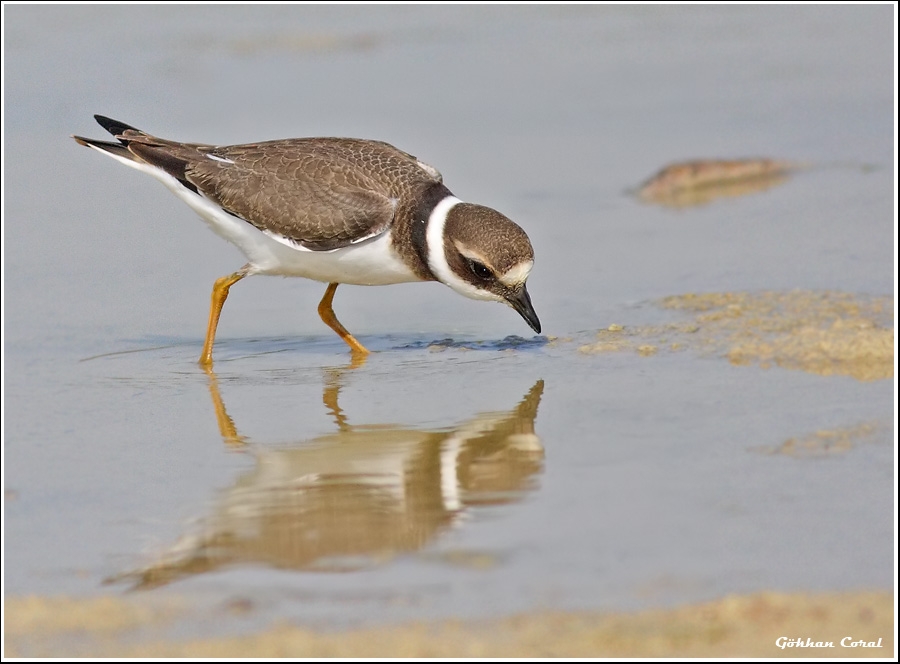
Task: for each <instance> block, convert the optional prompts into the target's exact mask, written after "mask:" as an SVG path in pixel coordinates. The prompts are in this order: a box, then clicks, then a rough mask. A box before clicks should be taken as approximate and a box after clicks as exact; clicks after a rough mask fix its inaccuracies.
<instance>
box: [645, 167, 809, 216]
mask: <svg viewBox="0 0 900 664" xmlns="http://www.w3.org/2000/svg"><path fill="white" fill-rule="evenodd" d="M799 168H800V164H797V163H794V162H790V161H782V160H778V159H766V158H752V159H695V160H691V161H682V162H677V163H673V164H670V165H668V166H666V167H665V168H663V169H662V170H660V171H659V172H658V173H656V175H654V176H653V177H651V178H650V179H648V180H646V181H645V182H644V183H643V184H641V185H640V186H639V187H638V189H637V190H636V192H635V193H636V194H637V197H638V198H640V199H641V200H643V201H645V202H648V203H656V204H658V205H665V206H670V207H688V206H693V205H703V204H705V203H709V202H711V201H712V200H714V199H716V198H726V197H734V196H744V195H747V194H753V193H757V192H760V191H765V190H766V189H770V188H771V187H775V186H777V185H779V184H782V183H783V182H784V181H785V180H786V179H787V176H788V175H789V174H790V173H792V172H793V171H796V170H798V169H799Z"/></svg>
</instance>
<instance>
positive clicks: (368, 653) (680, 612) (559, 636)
mask: <svg viewBox="0 0 900 664" xmlns="http://www.w3.org/2000/svg"><path fill="white" fill-rule="evenodd" d="M186 606H187V604H185V605H184V606H179V605H176V604H172V603H170V604H167V605H165V606H163V605H160V604H158V603H155V604H154V603H151V602H148V600H147V599H145V598H140V597H135V596H132V597H128V598H120V597H113V596H106V597H100V598H92V599H84V600H78V599H69V598H53V597H14V598H8V599H6V600H5V611H4V614H5V615H4V619H5V625H4V629H5V647H4V657H71V656H80V657H86V656H90V657H416V658H421V657H794V658H796V657H815V658H832V657H851V658H853V657H856V658H859V657H865V658H871V657H876V658H881V657H884V658H892V657H895V651H894V598H893V595H892V594H891V593H889V592H852V593H831V594H814V595H806V594H784V593H775V592H764V593H758V594H753V595H743V596H728V597H725V598H723V599H720V600H717V601H713V602H708V603H704V604H697V605H689V606H683V607H679V608H676V609H670V610H649V611H643V612H639V613H633V614H616V613H605V614H604V613H526V614H521V615H517V616H513V617H509V618H504V619H497V620H492V621H481V622H478V623H474V622H465V621H445V622H437V623H412V624H407V625H401V626H391V627H385V628H381V629H364V630H355V631H346V632H336V633H322V632H315V631H312V630H310V629H307V628H304V627H302V626H297V625H287V624H283V625H274V626H271V627H269V628H266V629H264V630H262V631H260V632H258V633H255V634H251V635H247V636H241V637H226V638H215V639H192V640H172V639H171V638H168V637H160V633H161V632H163V631H168V630H167V628H171V627H172V626H177V625H178V624H179V623H182V624H185V623H186V624H188V625H189V624H190V623H191V622H192V621H194V620H197V619H198V618H199V617H200V616H197V615H192V611H191V609H189V608H186ZM781 637H787V638H786V639H782V643H786V642H788V641H790V642H792V643H796V642H797V641H798V640H801V641H802V642H803V643H807V642H808V641H809V642H812V643H815V642H820V643H828V642H831V643H832V644H833V645H831V646H822V647H818V648H817V647H785V648H779V647H778V645H777V643H778V639H779V638H781ZM848 637H849V638H848ZM842 641H843V644H844V645H842ZM860 642H862V643H866V644H874V646H873V645H869V646H862V645H859V644H860ZM851 643H856V644H857V645H856V646H855V647H850V644H851Z"/></svg>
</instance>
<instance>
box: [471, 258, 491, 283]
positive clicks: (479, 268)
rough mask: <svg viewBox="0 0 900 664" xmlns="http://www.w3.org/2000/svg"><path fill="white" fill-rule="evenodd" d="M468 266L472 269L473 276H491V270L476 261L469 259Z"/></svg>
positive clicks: (482, 277) (481, 277)
mask: <svg viewBox="0 0 900 664" xmlns="http://www.w3.org/2000/svg"><path fill="white" fill-rule="evenodd" d="M469 267H470V268H471V269H472V272H473V273H474V274H475V276H476V277H478V278H479V279H490V278H491V277H492V276H493V275H492V273H491V271H490V270H489V269H488V268H487V267H486V266H485V265H483V264H482V263H479V262H478V261H473V260H470V261H469Z"/></svg>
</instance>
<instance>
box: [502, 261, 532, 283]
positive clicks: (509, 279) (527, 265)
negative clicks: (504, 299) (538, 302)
mask: <svg viewBox="0 0 900 664" xmlns="http://www.w3.org/2000/svg"><path fill="white" fill-rule="evenodd" d="M532 267H534V261H522V262H521V263H517V264H516V265H513V266H512V267H511V268H509V269H508V270H507V271H506V272H504V273H503V274H501V275H500V276H498V277H497V279H498V280H499V281H500V283H501V284H503V285H504V286H509V287H510V288H515V287H516V286H519V285H521V284H523V283H525V280H526V279H527V278H528V275H529V274H530V273H531V268H532Z"/></svg>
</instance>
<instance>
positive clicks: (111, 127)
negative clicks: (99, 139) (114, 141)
mask: <svg viewBox="0 0 900 664" xmlns="http://www.w3.org/2000/svg"><path fill="white" fill-rule="evenodd" d="M94 119H95V120H96V121H97V123H98V124H99V125H100V126H101V127H103V128H104V129H105V130H106V131H108V132H109V133H110V134H112V135H113V136H120V135H121V134H122V133H123V132H124V131H125V130H126V129H131V130H132V131H140V129H137V128H136V127H132V126H131V125H127V124H125V123H124V122H119V121H118V120H113V119H112V118H108V117H106V116H105V115H94Z"/></svg>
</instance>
